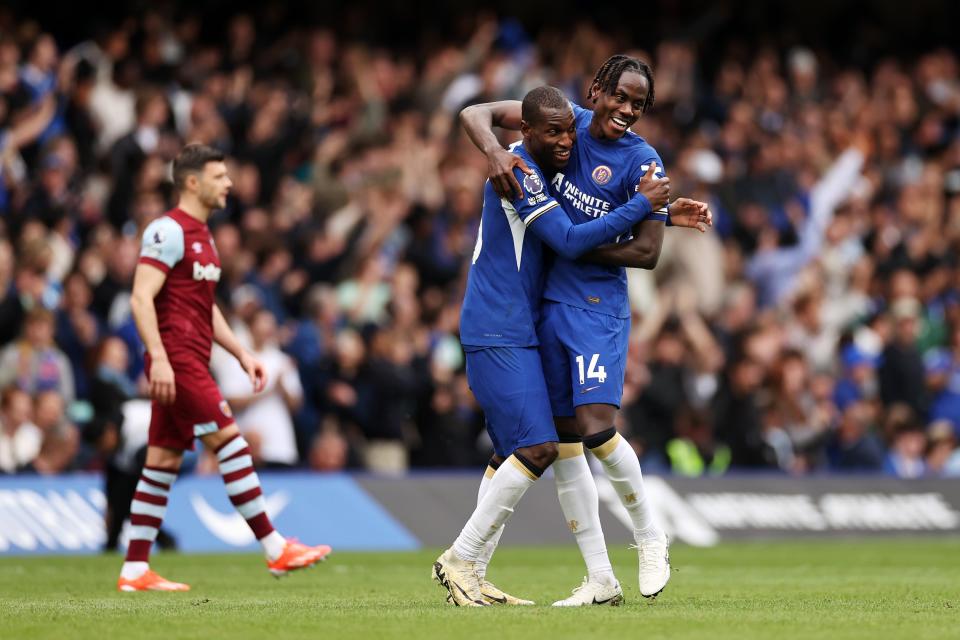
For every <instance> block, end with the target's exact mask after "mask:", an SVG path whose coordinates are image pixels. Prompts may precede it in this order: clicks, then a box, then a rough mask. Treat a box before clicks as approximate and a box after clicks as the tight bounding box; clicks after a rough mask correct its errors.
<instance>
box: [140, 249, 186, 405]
mask: <svg viewBox="0 0 960 640" xmlns="http://www.w3.org/2000/svg"><path fill="white" fill-rule="evenodd" d="M166 281H167V274H165V273H164V272H163V271H161V270H160V269H157V268H156V267H153V266H151V265H149V264H142V263H141V264H138V265H137V269H136V271H134V274H133V292H132V293H131V296H130V310H131V311H132V312H133V320H134V322H136V324H137V331H138V332H139V333H140V339H141V340H143V345H144V347H146V350H147V353H148V354H149V355H150V397H151V398H153V399H154V400H156V401H158V402H160V403H162V404H171V403H172V402H173V401H174V400H175V399H176V394H177V388H176V385H175V384H174V379H173V367H171V366H170V360H169V359H168V358H167V351H166V349H164V348H163V340H161V339H160V327H159V325H158V323H157V309H156V307H155V306H154V304H153V301H154V298H156V297H157V294H158V293H160V289H162V288H163V284H164V283H165V282H166Z"/></svg>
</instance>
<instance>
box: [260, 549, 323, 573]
mask: <svg viewBox="0 0 960 640" xmlns="http://www.w3.org/2000/svg"><path fill="white" fill-rule="evenodd" d="M331 551H332V549H331V548H330V546H329V545H325V544H321V545H317V546H316V547H308V546H307V545H305V544H301V543H299V542H297V541H296V540H287V545H286V546H285V547H284V548H283V553H281V554H280V557H279V558H277V559H276V560H274V561H272V562H271V561H267V568H268V569H270V573H271V574H273V576H274V577H275V578H279V577H281V576H285V575H287V573H288V572H290V571H296V570H297V569H305V568H307V567H312V566H313V565H315V564H316V563H318V562H319V561H321V560H324V559H325V558H326V557H327V555H328V554H329V553H330V552H331Z"/></svg>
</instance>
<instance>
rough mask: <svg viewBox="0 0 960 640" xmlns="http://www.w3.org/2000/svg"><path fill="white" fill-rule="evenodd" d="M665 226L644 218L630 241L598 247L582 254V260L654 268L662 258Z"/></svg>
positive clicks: (612, 265)
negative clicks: (661, 251) (661, 250)
mask: <svg viewBox="0 0 960 640" xmlns="http://www.w3.org/2000/svg"><path fill="white" fill-rule="evenodd" d="M665 227H666V225H665V224H664V223H663V222H660V221H659V220H644V221H643V222H641V223H640V224H638V225H637V226H636V227H634V228H633V239H631V240H630V241H628V242H621V243H617V244H605V245H603V246H600V247H597V248H596V249H593V250H592V251H588V252H587V253H585V254H584V255H583V256H581V258H580V260H581V261H582V262H592V263H593V264H602V265H605V266H608V267H630V268H632V269H653V268H655V267H656V266H657V262H658V261H659V260H660V249H661V248H662V247H663V230H664V228H665Z"/></svg>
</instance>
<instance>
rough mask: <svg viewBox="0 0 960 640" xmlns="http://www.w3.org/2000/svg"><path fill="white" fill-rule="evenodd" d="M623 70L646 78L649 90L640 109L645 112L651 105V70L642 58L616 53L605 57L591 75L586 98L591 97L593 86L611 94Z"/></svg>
mask: <svg viewBox="0 0 960 640" xmlns="http://www.w3.org/2000/svg"><path fill="white" fill-rule="evenodd" d="M624 71H633V72H635V73H639V74H641V75H643V76H645V77H646V78H647V84H648V85H649V86H650V91H649V92H648V93H647V99H646V100H644V101H643V108H642V109H641V112H642V113H646V112H647V110H648V109H649V108H650V107H652V106H653V100H654V94H653V70H651V69H650V65H648V64H647V63H646V62H644V61H643V60H638V59H637V58H631V57H630V56H625V55H622V54H617V55H613V56H610V57H609V58H607V60H606V62H604V63H603V64H602V65H600V68H599V69H597V75H595V76H594V77H593V82H592V83H590V95H588V96H587V98H588V99H592V96H593V89H594V87H596V88H597V90H598V91H600V92H602V93H606V94H607V95H611V94H613V92H614V91H616V90H617V84H619V82H620V76H621V75H623V72H624Z"/></svg>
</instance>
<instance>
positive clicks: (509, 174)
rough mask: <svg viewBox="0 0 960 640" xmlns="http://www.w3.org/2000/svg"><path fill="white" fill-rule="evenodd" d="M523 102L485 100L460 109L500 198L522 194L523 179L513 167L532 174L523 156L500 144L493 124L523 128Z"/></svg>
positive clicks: (461, 116)
mask: <svg viewBox="0 0 960 640" xmlns="http://www.w3.org/2000/svg"><path fill="white" fill-rule="evenodd" d="M521 105H522V103H521V102H520V101H519V100H503V101H500V102H486V103H483V104H474V105H470V106H469V107H466V108H465V109H464V110H463V111H461V112H460V125H461V126H462V127H463V129H464V131H466V132H467V136H469V138H470V141H471V142H473V144H474V146H476V147H477V149H479V150H480V151H481V152H483V155H485V156H486V157H487V170H488V177H489V178H490V184H491V185H493V190H494V191H495V192H496V194H497V195H498V196H499V197H501V198H517V197H520V195H521V191H520V183H519V182H518V181H517V179H516V178H515V177H514V175H513V169H514V167H520V168H521V169H522V170H523V171H524V173H527V174H529V173H530V169H529V168H528V167H527V164H526V163H525V162H524V161H523V159H522V158H520V157H519V156H517V155H516V154H514V153H511V152H509V151H507V150H506V149H504V148H503V147H502V146H500V141H499V140H498V139H497V136H496V134H495V133H494V132H493V128H494V127H501V128H503V129H510V130H512V131H519V130H520V120H521V117H520V114H521Z"/></svg>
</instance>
